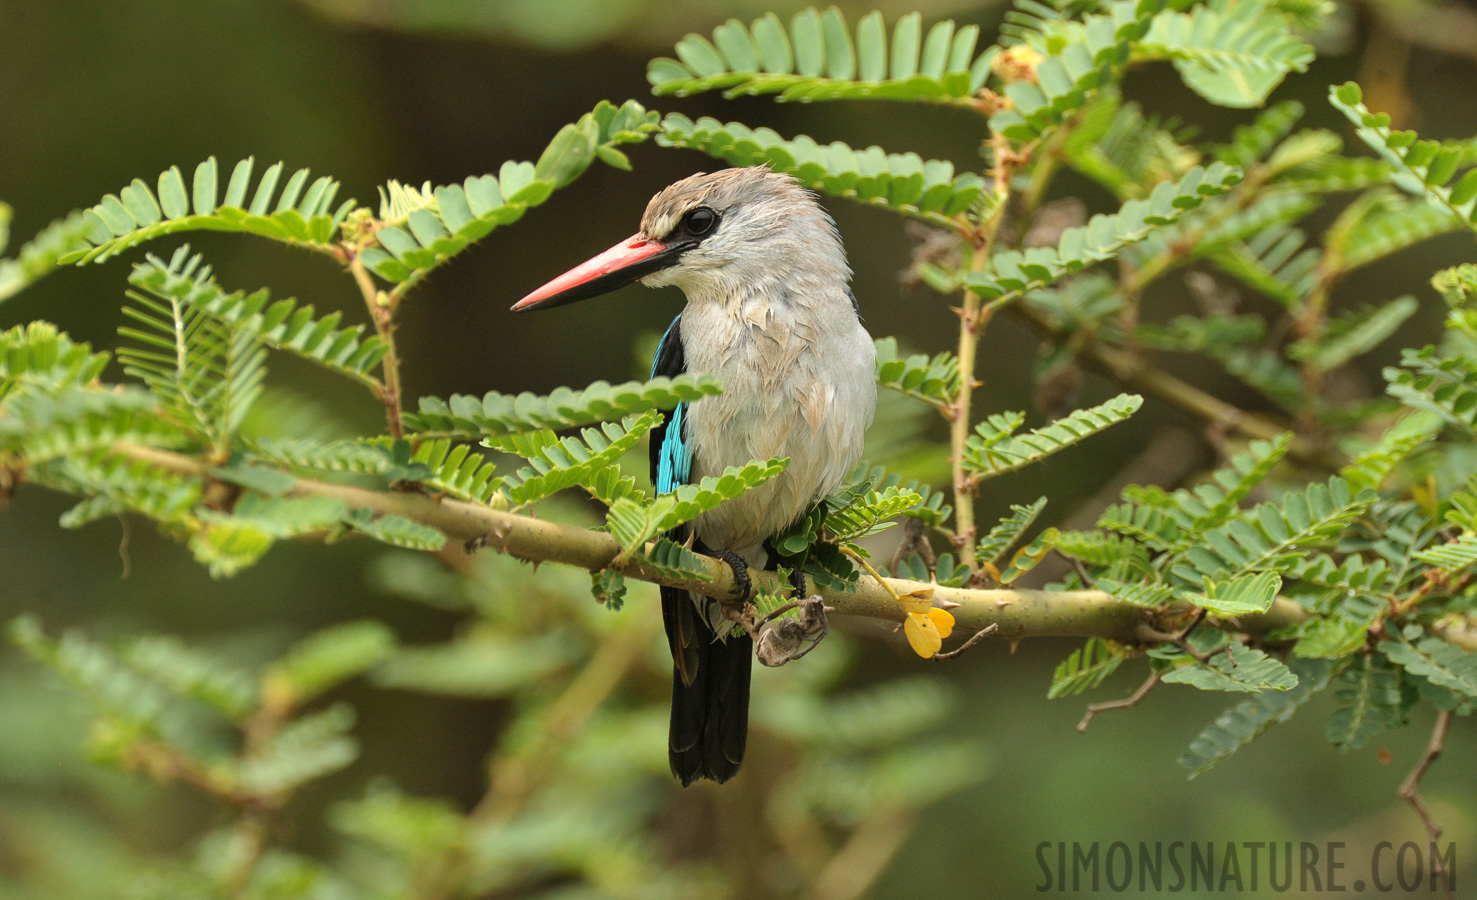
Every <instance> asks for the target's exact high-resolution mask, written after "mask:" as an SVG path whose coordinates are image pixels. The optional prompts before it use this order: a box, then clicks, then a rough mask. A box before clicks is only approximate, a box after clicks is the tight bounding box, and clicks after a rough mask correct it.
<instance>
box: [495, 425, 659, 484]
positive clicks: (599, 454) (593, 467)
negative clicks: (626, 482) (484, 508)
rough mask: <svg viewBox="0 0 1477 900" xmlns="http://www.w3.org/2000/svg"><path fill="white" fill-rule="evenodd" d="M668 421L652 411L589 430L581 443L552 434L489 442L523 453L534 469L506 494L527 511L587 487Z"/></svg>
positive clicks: (511, 480)
mask: <svg viewBox="0 0 1477 900" xmlns="http://www.w3.org/2000/svg"><path fill="white" fill-rule="evenodd" d="M661 420H662V416H661V413H658V412H657V411H655V410H647V411H646V412H644V413H642V414H640V415H638V416H629V417H627V418H626V419H625V420H623V421H622V422H619V423H616V422H606V423H603V424H601V425H600V426H599V427H596V428H586V429H584V431H582V432H581V433H580V435H579V436H578V437H575V436H570V437H566V438H563V439H562V440H556V439H555V438H554V435H553V434H552V432H536V433H535V435H515V436H512V437H508V438H501V439H498V438H493V439H491V440H490V441H489V442H490V443H492V444H493V445H494V446H496V447H498V449H501V450H504V451H506V452H510V453H517V454H518V455H520V456H523V457H524V458H525V459H526V460H528V463H529V466H528V467H527V468H523V469H520V470H519V471H518V472H517V473H515V474H514V475H511V476H508V478H507V479H506V482H507V484H506V487H505V488H504V492H505V493H506V494H507V496H508V500H509V502H510V503H511V504H512V506H514V507H520V506H527V505H528V504H530V503H533V502H535V501H538V500H542V499H543V498H545V497H548V496H549V495H550V494H553V493H555V492H556V491H561V490H563V489H565V488H568V487H573V486H575V485H577V484H583V483H584V482H585V481H587V480H588V479H590V478H592V477H593V476H594V475H596V474H597V473H599V472H601V471H603V470H605V469H607V468H609V467H610V466H612V465H614V464H615V463H616V462H618V461H619V460H620V458H621V457H622V456H624V455H625V454H626V452H627V451H628V450H630V449H631V448H633V447H635V446H636V444H637V443H639V442H640V440H641V438H643V437H645V436H646V433H647V432H648V431H650V430H651V429H652V428H654V427H656V425H657V423H658V422H660V421H661ZM540 434H542V435H547V439H546V440H540V441H538V442H536V443H530V442H529V440H528V439H529V438H530V437H534V436H537V435H540Z"/></svg>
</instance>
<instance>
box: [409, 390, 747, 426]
mask: <svg viewBox="0 0 1477 900" xmlns="http://www.w3.org/2000/svg"><path fill="white" fill-rule="evenodd" d="M718 393H720V389H719V387H718V382H717V381H715V380H714V379H713V378H712V376H709V375H701V376H695V375H679V376H677V377H676V378H653V379H652V380H650V381H647V382H640V381H631V382H627V383H625V384H618V385H610V384H608V383H606V382H604V381H597V382H595V383H594V384H592V385H590V386H589V387H587V388H585V389H584V390H580V391H574V390H570V389H569V388H559V389H558V390H555V391H554V392H553V393H551V394H549V395H548V396H545V397H539V396H536V395H534V394H531V393H527V392H525V393H522V394H517V395H509V394H499V393H497V392H496V391H491V392H489V393H487V394H486V395H485V396H483V397H481V398H480V399H479V398H477V397H470V396H467V395H465V394H453V395H452V396H451V398H450V399H449V400H439V399H437V398H435V397H422V398H421V400H420V409H419V411H418V412H415V413H406V414H405V427H406V429H407V430H408V431H412V432H419V434H418V435H417V437H419V438H422V439H424V438H442V437H446V438H457V439H462V440H473V439H480V438H484V437H503V436H506V435H514V434H520V433H524V432H530V431H542V430H545V429H550V430H556V431H557V430H560V429H564V428H576V427H579V426H583V425H593V424H595V423H597V422H606V421H611V420H614V419H621V418H624V417H626V416H629V415H634V414H636V413H641V412H645V411H647V410H650V409H671V408H672V407H674V406H676V405H677V404H679V403H683V402H686V401H691V400H698V399H701V398H703V397H711V396H713V395H715V394H718Z"/></svg>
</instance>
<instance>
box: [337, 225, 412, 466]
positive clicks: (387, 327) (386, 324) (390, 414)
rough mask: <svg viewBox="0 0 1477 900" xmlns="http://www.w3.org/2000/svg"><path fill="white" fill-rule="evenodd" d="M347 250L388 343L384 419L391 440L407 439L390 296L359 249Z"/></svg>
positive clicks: (383, 362)
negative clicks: (371, 274) (378, 285)
mask: <svg viewBox="0 0 1477 900" xmlns="http://www.w3.org/2000/svg"><path fill="white" fill-rule="evenodd" d="M345 251H346V253H345V255H346V257H347V259H348V264H349V272H350V273H351V274H353V276H354V282H355V283H356V284H358V285H359V293H361V294H363V295H364V305H365V306H366V307H367V308H368V309H369V317H370V319H371V320H372V321H373V322H374V331H375V333H376V334H378V335H379V338H380V340H381V341H384V344H385V357H384V359H383V360H381V362H380V366H381V368H382V370H383V371H384V383H383V385H381V387H380V390H379V395H380V399H381V400H383V401H384V404H385V420H386V423H387V424H388V426H389V430H390V437H392V438H394V439H396V440H399V439H400V438H402V437H404V436H405V425H404V424H403V423H402V422H401V420H400V355H399V353H398V351H396V349H395V308H394V305H393V302H392V299H391V297H390V296H389V295H386V294H385V293H383V292H382V291H380V290H378V289H377V288H375V286H374V280H373V279H371V278H370V277H369V270H368V269H366V268H365V267H364V261H363V260H362V259H360V257H359V251H358V249H357V248H354V247H346V248H345Z"/></svg>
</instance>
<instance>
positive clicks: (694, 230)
mask: <svg viewBox="0 0 1477 900" xmlns="http://www.w3.org/2000/svg"><path fill="white" fill-rule="evenodd" d="M682 223H683V224H684V225H686V226H687V231H688V233H689V234H692V235H694V236H695V237H702V236H703V235H705V234H707V233H708V232H710V231H712V230H713V228H714V227H715V226H717V224H718V214H717V213H715V212H713V211H712V210H711V209H708V208H707V207H706V206H699V207H698V208H697V209H695V210H693V211H692V212H690V213H688V214H687V215H686V216H684V217H683V218H682Z"/></svg>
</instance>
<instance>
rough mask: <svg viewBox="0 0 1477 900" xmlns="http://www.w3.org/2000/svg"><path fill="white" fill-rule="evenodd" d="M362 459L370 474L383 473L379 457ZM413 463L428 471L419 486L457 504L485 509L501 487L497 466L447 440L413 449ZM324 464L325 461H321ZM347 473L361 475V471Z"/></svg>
mask: <svg viewBox="0 0 1477 900" xmlns="http://www.w3.org/2000/svg"><path fill="white" fill-rule="evenodd" d="M343 446H344V449H346V450H352V449H353V448H354V447H355V446H356V445H354V444H348V445H343ZM366 449H367V448H366ZM344 458H345V461H346V463H347V464H350V465H352V464H353V462H354V460H355V456H354V455H353V454H352V453H351V454H349V455H348V456H347V457H344ZM365 458H366V459H368V460H374V461H376V462H375V463H374V464H373V467H372V468H370V470H371V471H374V472H375V473H376V474H383V472H384V469H383V468H382V467H380V466H379V465H378V460H380V457H378V456H367V457H365ZM414 459H415V462H417V463H420V464H421V465H423V466H425V467H426V468H427V469H429V470H430V474H429V475H427V476H426V477H424V478H422V479H420V483H421V484H424V485H426V486H427V487H431V488H434V489H436V490H438V491H444V492H446V493H447V494H449V495H451V496H453V497H456V498H457V499H458V500H465V501H467V502H468V503H480V504H482V505H484V506H485V505H488V504H491V503H492V501H493V498H494V497H496V496H497V495H498V491H499V489H500V488H501V487H502V486H503V481H504V480H503V479H502V478H501V477H499V476H498V474H497V464H496V463H494V462H489V461H488V460H487V458H486V457H484V456H482V455H481V454H480V453H477V452H475V451H473V450H472V447H471V445H469V444H457V443H454V442H452V441H451V440H450V439H448V438H440V439H438V440H434V441H424V442H422V443H421V445H420V446H419V447H416V448H415V457H414ZM327 461H329V460H325V462H327ZM319 468H322V466H320V467H319ZM351 471H364V469H354V470H351Z"/></svg>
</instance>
